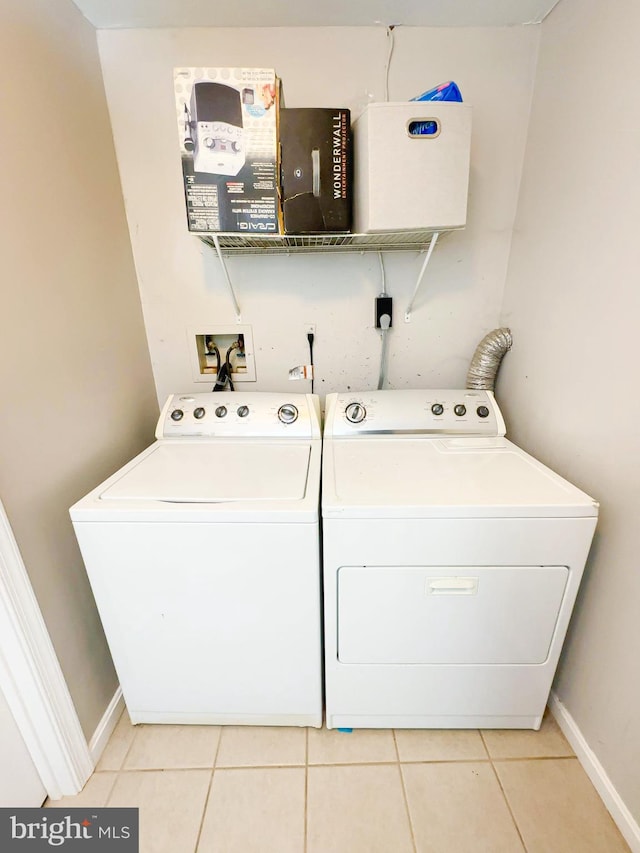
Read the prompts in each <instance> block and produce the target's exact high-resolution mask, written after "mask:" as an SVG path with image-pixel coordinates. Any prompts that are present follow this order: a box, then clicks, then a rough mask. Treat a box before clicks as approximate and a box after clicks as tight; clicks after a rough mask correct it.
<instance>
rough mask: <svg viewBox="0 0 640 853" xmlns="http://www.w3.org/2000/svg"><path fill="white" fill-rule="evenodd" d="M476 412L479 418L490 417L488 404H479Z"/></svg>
mask: <svg viewBox="0 0 640 853" xmlns="http://www.w3.org/2000/svg"><path fill="white" fill-rule="evenodd" d="M476 414H477V415H478V417H479V418H488V417H489V409H487V407H486V406H478V408H477V409H476Z"/></svg>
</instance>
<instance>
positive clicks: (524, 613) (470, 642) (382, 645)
mask: <svg viewBox="0 0 640 853" xmlns="http://www.w3.org/2000/svg"><path fill="white" fill-rule="evenodd" d="M568 576H569V570H568V569H567V567H566V566H493V567H492V566H481V567H478V566H463V567H461V566H453V567H452V566H430V567H414V566H343V567H342V568H341V569H340V570H339V572H338V659H339V660H340V662H341V663H365V664H366V663H372V664H376V663H377V664H386V663H389V664H420V663H422V664H541V663H544V662H545V660H546V659H547V656H548V653H549V647H550V646H551V641H552V639H553V634H554V631H555V626H556V622H557V619H558V613H559V611H560V605H561V603H562V598H563V595H564V591H565V587H566V584H567V579H568Z"/></svg>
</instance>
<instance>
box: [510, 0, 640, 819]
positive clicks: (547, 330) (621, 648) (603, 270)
mask: <svg viewBox="0 0 640 853" xmlns="http://www.w3.org/2000/svg"><path fill="white" fill-rule="evenodd" d="M638 32H640V5H638V3H637V2H635V0H613V2H611V3H608V4H602V3H599V2H597V0H562V2H561V3H560V4H559V5H558V6H557V8H556V9H555V10H554V12H553V13H552V14H551V15H550V16H549V18H548V19H547V20H546V21H545V22H544V24H543V27H542V40H541V47H540V59H539V67H538V73H537V78H536V87H535V97H534V102H533V108H532V115H531V123H530V133H529V139H528V143H527V153H526V160H525V165H524V172H523V179H522V190H521V196H520V203H519V209H518V216H517V220H516V232H515V236H514V240H513V248H512V253H511V261H510V265H509V273H508V281H507V287H506V293H505V301H504V308H503V313H502V321H503V322H504V323H505V324H508V325H510V326H511V328H512V330H513V334H514V341H515V343H514V348H513V350H512V352H511V353H510V354H509V356H508V357H507V358H506V359H505V362H504V364H503V368H502V372H501V376H500V379H499V383H498V397H499V399H500V401H501V403H502V406H503V408H504V410H505V415H506V421H507V424H508V425H509V427H510V436H511V437H512V438H513V439H514V440H516V441H518V442H519V443H521V444H523V445H524V446H525V447H526V448H527V449H529V450H530V451H531V452H532V453H534V454H535V455H537V456H539V457H541V458H542V459H543V460H544V461H546V462H547V463H548V464H550V465H551V466H552V467H554V468H556V469H557V470H558V471H559V472H560V473H562V474H564V475H566V476H567V477H568V478H569V479H570V480H573V481H574V482H575V483H576V484H577V485H579V486H581V487H582V488H583V489H585V490H586V491H587V492H589V493H590V494H591V495H593V496H594V497H595V498H597V499H598V500H600V501H601V516H600V521H599V526H598V531H597V533H596V541H595V544H594V548H593V550H592V555H591V559H590V561H589V564H588V567H587V572H586V576H585V579H584V583H583V587H582V591H581V594H580V597H579V601H578V605H577V609H576V612H575V614H574V618H573V622H572V626H571V630H570V634H569V638H568V642H567V645H566V647H565V652H564V656H563V659H562V662H561V667H560V670H559V674H558V677H557V680H556V685H555V689H556V690H557V693H558V695H559V698H560V699H561V701H562V702H564V703H565V704H566V707H567V709H568V711H569V713H570V714H571V715H572V716H573V718H574V719H575V721H576V723H577V725H578V727H579V728H580V730H581V731H582V733H583V735H584V736H585V738H586V740H587V742H588V744H589V746H590V747H591V749H592V750H593V751H594V752H595V753H596V755H597V758H598V759H599V760H600V762H601V764H602V765H603V767H604V769H605V771H606V772H607V773H608V775H609V777H610V779H611V781H612V782H613V784H614V786H615V787H616V788H617V790H618V793H619V794H620V795H621V797H622V798H623V800H624V801H625V802H626V805H627V807H628V808H629V810H630V811H631V812H632V814H633V816H634V818H635V820H636V821H640V782H639V780H640V775H639V773H638V756H639V755H640V713H639V710H638V709H639V708H640V678H639V677H638V671H639V670H638V650H639V649H640V618H639V616H640V610H639V602H640V557H639V551H638V535H637V530H638V516H639V515H640V426H639V424H640V396H639V395H638V391H637V388H636V386H635V384H634V376H635V373H634V371H635V370H636V369H637V366H638V364H639V363H640V349H639V343H638V341H639V340H640V336H639V333H638V320H639V318H640V287H639V285H638V270H639V269H640V239H639V238H638V227H639V224H640V110H639V109H638V99H637V91H636V90H637V83H638V80H640V53H639V52H638V45H637V34H638Z"/></svg>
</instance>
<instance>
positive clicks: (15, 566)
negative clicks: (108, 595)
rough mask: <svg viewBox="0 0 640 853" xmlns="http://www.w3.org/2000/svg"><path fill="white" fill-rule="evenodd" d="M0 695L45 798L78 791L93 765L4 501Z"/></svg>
mask: <svg viewBox="0 0 640 853" xmlns="http://www.w3.org/2000/svg"><path fill="white" fill-rule="evenodd" d="M0 689H2V691H3V693H4V695H5V698H6V700H7V703H8V705H9V708H10V709H11V712H12V714H13V716H14V718H15V721H16V724H17V726H18V728H19V730H20V733H21V734H22V737H23V738H24V741H25V743H26V745H27V749H28V750H29V752H30V753H31V758H32V760H33V763H34V764H35V766H36V770H37V771H38V773H39V775H40V778H41V779H42V783H43V785H44V787H45V789H46V791H47V794H48V795H49V797H50V798H51V799H53V800H55V799H60V797H62V796H73V795H74V794H77V793H78V792H79V791H81V790H82V788H83V786H84V785H85V783H86V781H87V779H88V778H89V776H90V775H91V773H92V772H93V769H94V762H93V760H92V757H91V753H90V751H89V747H88V744H87V740H86V738H85V735H84V733H83V731H82V727H81V725H80V720H79V719H78V715H77V712H76V709H75V706H74V704H73V700H72V698H71V694H70V693H69V688H68V687H67V683H66V681H65V678H64V675H63V673H62V669H61V667H60V663H59V661H58V658H57V656H56V653H55V650H54V648H53V643H52V642H51V637H50V636H49V632H48V631H47V627H46V625H45V622H44V619H43V617H42V613H41V611H40V607H39V606H38V602H37V600H36V597H35V593H34V591H33V588H32V586H31V582H30V580H29V576H28V574H27V570H26V567H25V565H24V562H23V560H22V557H21V555H20V551H19V549H18V544H17V542H16V540H15V537H14V535H13V531H12V530H11V526H10V524H9V519H8V518H7V515H6V512H5V510H4V506H3V505H2V501H0Z"/></svg>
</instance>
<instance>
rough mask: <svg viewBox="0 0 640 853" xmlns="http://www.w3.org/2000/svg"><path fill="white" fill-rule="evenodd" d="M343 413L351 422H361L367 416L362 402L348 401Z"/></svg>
mask: <svg viewBox="0 0 640 853" xmlns="http://www.w3.org/2000/svg"><path fill="white" fill-rule="evenodd" d="M344 413H345V415H346V417H347V420H348V421H349V423H352V424H361V423H362V421H363V420H364V419H365V418H366V417H367V410H366V409H365V407H364V406H363V405H362V403H349V405H348V406H347V408H346V409H345V411H344Z"/></svg>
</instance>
